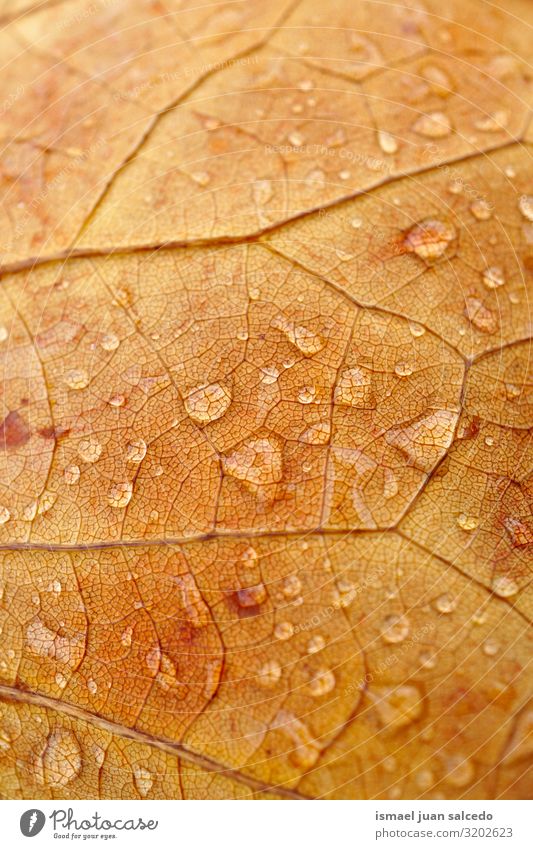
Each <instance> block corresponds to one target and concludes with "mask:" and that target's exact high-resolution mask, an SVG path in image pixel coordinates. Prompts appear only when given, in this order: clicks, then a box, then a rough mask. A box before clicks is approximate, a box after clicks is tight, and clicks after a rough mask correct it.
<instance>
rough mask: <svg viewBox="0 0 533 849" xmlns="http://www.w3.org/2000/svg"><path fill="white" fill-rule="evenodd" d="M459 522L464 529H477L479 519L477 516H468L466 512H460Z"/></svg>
mask: <svg viewBox="0 0 533 849" xmlns="http://www.w3.org/2000/svg"><path fill="white" fill-rule="evenodd" d="M457 524H458V525H459V527H460V528H461V530H463V531H475V529H476V528H477V526H478V525H479V519H477V518H476V517H475V516H468V515H467V514H466V513H459V515H458V517H457Z"/></svg>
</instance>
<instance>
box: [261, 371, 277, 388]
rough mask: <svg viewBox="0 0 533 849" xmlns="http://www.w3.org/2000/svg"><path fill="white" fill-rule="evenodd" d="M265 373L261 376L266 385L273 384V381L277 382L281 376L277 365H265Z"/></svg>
mask: <svg viewBox="0 0 533 849" xmlns="http://www.w3.org/2000/svg"><path fill="white" fill-rule="evenodd" d="M261 372H262V374H263V376H262V378H261V383H264V384H265V385H266V386H271V385H272V384H273V383H276V381H277V379H278V377H279V369H277V368H276V367H275V366H265V368H262V369H261Z"/></svg>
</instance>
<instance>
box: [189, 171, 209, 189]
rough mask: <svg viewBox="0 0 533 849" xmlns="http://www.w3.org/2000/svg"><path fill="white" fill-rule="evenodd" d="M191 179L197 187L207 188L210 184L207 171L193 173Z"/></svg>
mask: <svg viewBox="0 0 533 849" xmlns="http://www.w3.org/2000/svg"><path fill="white" fill-rule="evenodd" d="M191 179H192V180H194V182H195V183H196V184H197V185H198V186H208V185H209V183H210V182H211V175H210V174H209V172H208V171H193V173H192V174H191Z"/></svg>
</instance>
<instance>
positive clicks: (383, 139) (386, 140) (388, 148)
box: [378, 130, 398, 154]
mask: <svg viewBox="0 0 533 849" xmlns="http://www.w3.org/2000/svg"><path fill="white" fill-rule="evenodd" d="M378 142H379V146H380V148H381V150H382V151H383V153H388V154H392V153H396V151H397V150H398V142H397V140H396V138H395V137H394V136H393V135H391V133H386V132H385V131H384V130H379V132H378Z"/></svg>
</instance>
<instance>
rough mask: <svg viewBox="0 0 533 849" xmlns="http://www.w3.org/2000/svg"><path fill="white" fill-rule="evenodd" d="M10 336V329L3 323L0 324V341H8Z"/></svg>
mask: <svg viewBox="0 0 533 849" xmlns="http://www.w3.org/2000/svg"><path fill="white" fill-rule="evenodd" d="M8 338H9V331H8V329H7V327H5V326H4V325H3V324H2V325H0V342H6V341H7V340H8Z"/></svg>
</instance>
